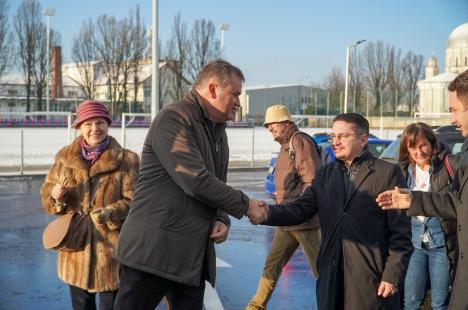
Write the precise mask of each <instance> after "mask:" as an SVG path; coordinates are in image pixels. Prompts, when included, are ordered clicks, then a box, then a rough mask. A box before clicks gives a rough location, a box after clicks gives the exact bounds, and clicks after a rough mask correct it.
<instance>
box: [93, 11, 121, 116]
mask: <svg viewBox="0 0 468 310" xmlns="http://www.w3.org/2000/svg"><path fill="white" fill-rule="evenodd" d="M96 26H97V32H96V41H95V42H96V45H95V46H96V50H97V53H98V56H99V59H100V60H102V64H103V69H104V73H105V75H106V84H107V98H108V99H109V100H110V102H111V113H112V115H113V116H115V115H116V114H117V110H116V108H117V103H118V100H119V98H118V92H119V82H120V81H119V77H120V74H121V69H122V68H121V66H122V58H123V55H124V53H123V52H122V49H121V46H120V43H121V41H120V30H119V28H120V27H119V22H118V21H117V20H116V19H115V17H113V16H108V15H101V16H99V17H98V19H97V23H96Z"/></svg>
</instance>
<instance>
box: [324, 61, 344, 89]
mask: <svg viewBox="0 0 468 310" xmlns="http://www.w3.org/2000/svg"><path fill="white" fill-rule="evenodd" d="M342 71H343V70H341V68H339V67H333V69H332V70H331V72H330V74H329V75H328V76H327V77H326V78H325V81H324V83H323V88H324V89H326V90H328V91H331V92H342V91H344V88H345V78H344V75H343V72H342Z"/></svg>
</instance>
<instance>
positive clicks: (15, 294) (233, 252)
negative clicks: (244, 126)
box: [0, 171, 316, 310]
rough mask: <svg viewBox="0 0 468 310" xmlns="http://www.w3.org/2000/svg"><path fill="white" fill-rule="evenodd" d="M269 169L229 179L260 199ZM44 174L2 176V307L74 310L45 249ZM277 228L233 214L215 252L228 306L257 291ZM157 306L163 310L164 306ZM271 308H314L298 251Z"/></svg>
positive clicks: (311, 284) (234, 309)
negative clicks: (41, 192) (224, 238)
mask: <svg viewBox="0 0 468 310" xmlns="http://www.w3.org/2000/svg"><path fill="white" fill-rule="evenodd" d="M265 175H266V171H243V172H230V173H229V176H228V183H229V184H231V185H232V186H234V187H236V188H238V189H241V190H242V191H244V192H245V193H246V194H247V195H249V196H254V197H256V198H258V199H264V200H268V201H269V202H272V201H271V199H269V197H268V196H267V195H266V194H265V193H264V189H263V188H264V185H263V180H264V177H265ZM42 182H43V177H34V178H29V179H28V178H27V179H15V178H0V210H1V211H0V309H2V310H3V309H15V310H19V309H71V304H70V297H69V293H68V286H67V285H65V284H64V283H63V282H61V280H59V279H58V277H57V273H56V253H55V252H54V251H46V250H44V249H43V247H42V231H43V229H44V227H45V225H46V224H47V222H48V221H50V220H51V219H52V217H49V216H48V215H46V214H45V213H44V212H43V210H42V206H41V201H40V198H39V189H40V186H41V184H42ZM273 234H274V228H272V227H265V226H252V225H251V224H250V223H249V221H248V220H247V219H245V218H244V219H242V220H236V219H234V218H232V226H231V229H230V234H229V238H228V240H227V241H226V242H224V243H223V244H221V245H218V246H217V256H218V258H220V259H221V260H222V261H224V262H226V263H228V264H229V265H230V266H231V267H218V269H217V285H216V291H217V293H218V295H219V298H220V300H221V303H222V305H223V308H224V309H228V310H238V309H244V307H245V306H246V305H247V303H248V302H249V300H250V298H251V297H252V295H253V294H254V293H255V291H256V287H257V283H258V279H259V277H260V275H261V272H262V268H263V264H264V260H265V257H266V255H267V254H268V250H269V248H270V244H271V240H272V238H273ZM157 309H164V307H163V306H162V305H160V306H159V307H158V308H157ZM268 309H270V310H275V309H278V310H279V309H281V310H288V309H291V310H293V309H316V306H315V279H314V277H313V275H312V273H311V271H310V267H309V266H308V264H307V261H306V259H305V257H304V255H303V254H302V252H301V251H300V250H298V251H296V253H295V255H294V256H293V257H292V259H291V260H290V262H289V263H288V265H286V266H285V268H284V269H283V273H282V276H281V278H280V281H279V282H278V285H277V287H276V290H275V292H274V294H273V296H272V298H271V300H270V302H269V307H268Z"/></svg>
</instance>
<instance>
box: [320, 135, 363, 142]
mask: <svg viewBox="0 0 468 310" xmlns="http://www.w3.org/2000/svg"><path fill="white" fill-rule="evenodd" d="M363 135H364V134H352V133H341V134H339V135H331V136H330V137H329V138H328V142H330V143H333V142H334V141H341V142H346V141H350V140H352V139H353V137H355V136H356V137H361V136H363Z"/></svg>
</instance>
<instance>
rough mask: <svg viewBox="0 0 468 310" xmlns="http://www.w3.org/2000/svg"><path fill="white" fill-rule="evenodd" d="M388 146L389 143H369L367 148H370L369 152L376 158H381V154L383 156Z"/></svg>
mask: <svg viewBox="0 0 468 310" xmlns="http://www.w3.org/2000/svg"><path fill="white" fill-rule="evenodd" d="M387 145H388V143H379V142H375V143H369V144H368V145H367V147H368V148H369V151H370V152H371V153H372V155H374V156H375V157H379V156H380V154H382V153H383V151H385V149H386V148H387Z"/></svg>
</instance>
